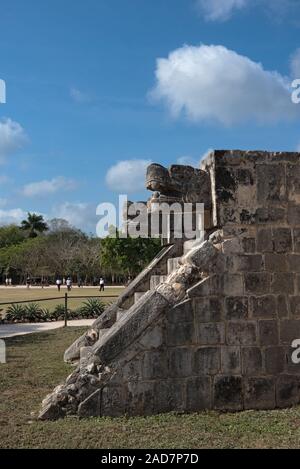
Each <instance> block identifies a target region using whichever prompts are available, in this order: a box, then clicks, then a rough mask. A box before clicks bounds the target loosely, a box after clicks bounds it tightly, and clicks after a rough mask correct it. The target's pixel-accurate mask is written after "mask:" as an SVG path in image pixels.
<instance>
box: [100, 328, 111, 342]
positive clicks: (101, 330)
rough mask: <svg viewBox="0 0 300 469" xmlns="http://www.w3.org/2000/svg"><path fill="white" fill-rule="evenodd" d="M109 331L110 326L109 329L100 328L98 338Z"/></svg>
mask: <svg viewBox="0 0 300 469" xmlns="http://www.w3.org/2000/svg"><path fill="white" fill-rule="evenodd" d="M108 331H109V328H107V329H100V330H99V331H98V340H99V339H100V338H101V337H103V336H105V334H107V333H108Z"/></svg>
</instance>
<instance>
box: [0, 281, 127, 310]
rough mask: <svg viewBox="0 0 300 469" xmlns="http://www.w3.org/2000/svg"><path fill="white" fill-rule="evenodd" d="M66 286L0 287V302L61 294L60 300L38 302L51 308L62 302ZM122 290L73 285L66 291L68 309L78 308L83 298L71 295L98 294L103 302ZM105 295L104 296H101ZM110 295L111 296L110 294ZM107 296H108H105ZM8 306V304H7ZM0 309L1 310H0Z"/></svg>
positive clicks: (0, 308)
mask: <svg viewBox="0 0 300 469" xmlns="http://www.w3.org/2000/svg"><path fill="white" fill-rule="evenodd" d="M66 291H67V290H66V288H62V289H61V291H60V292H58V291H57V289H56V288H46V287H45V288H30V289H27V288H1V289H0V303H4V302H14V301H26V300H30V301H32V302H34V301H35V300H36V299H43V298H55V297H59V296H61V297H62V298H61V299H60V300H45V301H42V302H40V303H39V305H40V306H41V307H42V308H48V309H49V310H53V309H54V307H55V306H56V305H58V304H63V303H64V298H63V297H64V294H65V292H66ZM122 291H123V288H122V287H120V288H111V287H106V288H105V291H104V292H99V288H78V287H76V286H75V287H73V288H72V290H71V292H68V296H69V300H68V306H69V308H70V309H76V308H78V307H79V306H80V305H81V304H82V303H83V302H84V301H85V299H84V298H83V299H79V298H77V299H75V298H74V299H72V296H73V297H74V296H78V295H79V296H85V295H86V296H87V297H88V296H89V295H91V296H93V295H96V296H99V298H101V297H102V298H103V301H104V302H105V303H107V302H111V301H114V300H115V299H116V296H118V295H120V293H121V292H122ZM104 295H105V298H104V297H103V296H104ZM110 295H111V296H110ZM107 296H109V297H107ZM7 306H8V305H7ZM7 306H0V314H2V315H3V314H4V313H5V310H6V308H7ZM1 310H2V312H1Z"/></svg>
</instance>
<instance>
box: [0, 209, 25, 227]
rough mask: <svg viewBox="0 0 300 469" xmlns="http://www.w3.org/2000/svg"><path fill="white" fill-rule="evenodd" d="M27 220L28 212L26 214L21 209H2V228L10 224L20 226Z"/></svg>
mask: <svg viewBox="0 0 300 469" xmlns="http://www.w3.org/2000/svg"><path fill="white" fill-rule="evenodd" d="M25 218H27V212H24V210H22V209H21V208H13V209H10V210H2V209H0V226H3V225H9V224H10V223H16V224H19V223H20V222H21V221H22V220H24V219H25Z"/></svg>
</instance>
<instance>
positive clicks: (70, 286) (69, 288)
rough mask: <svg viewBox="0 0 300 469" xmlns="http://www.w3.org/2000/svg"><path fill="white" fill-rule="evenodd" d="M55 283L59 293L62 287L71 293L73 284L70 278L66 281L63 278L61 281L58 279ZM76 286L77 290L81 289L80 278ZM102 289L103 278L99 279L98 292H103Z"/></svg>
mask: <svg viewBox="0 0 300 469" xmlns="http://www.w3.org/2000/svg"><path fill="white" fill-rule="evenodd" d="M55 283H56V286H57V289H58V291H60V289H61V286H62V285H66V287H67V290H68V291H71V289H72V286H73V282H72V279H71V277H68V278H67V279H65V278H63V280H61V279H60V278H57V280H56V282H55ZM77 285H78V287H79V288H82V287H83V282H82V280H81V279H80V278H79V279H78V283H77ZM104 288H105V281H104V278H103V277H100V280H99V290H100V291H104Z"/></svg>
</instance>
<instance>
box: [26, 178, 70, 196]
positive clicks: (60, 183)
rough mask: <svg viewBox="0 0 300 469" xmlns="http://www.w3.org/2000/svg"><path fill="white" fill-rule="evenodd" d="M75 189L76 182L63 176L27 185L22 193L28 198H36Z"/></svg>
mask: <svg viewBox="0 0 300 469" xmlns="http://www.w3.org/2000/svg"><path fill="white" fill-rule="evenodd" d="M75 187H76V182H75V181H73V180H72V179H66V178H65V177H63V176H58V177H56V178H53V179H50V180H46V179H45V180H43V181H38V182H31V183H29V184H26V185H25V186H24V187H23V189H22V193H23V195H25V196H26V197H35V196H42V195H49V194H54V193H55V192H58V191H66V190H73V189H75Z"/></svg>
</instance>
